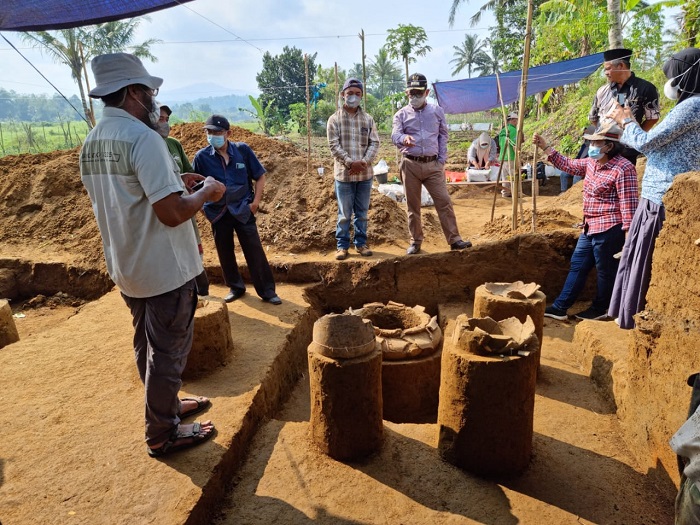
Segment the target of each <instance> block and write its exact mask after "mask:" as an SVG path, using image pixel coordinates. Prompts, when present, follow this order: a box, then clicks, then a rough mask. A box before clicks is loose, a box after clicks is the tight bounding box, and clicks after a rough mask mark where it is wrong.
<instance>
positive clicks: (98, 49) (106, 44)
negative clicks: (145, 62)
mask: <svg viewBox="0 0 700 525" xmlns="http://www.w3.org/2000/svg"><path fill="white" fill-rule="evenodd" d="M140 22H141V20H140V19H139V18H132V19H129V20H122V21H118V22H106V23H104V24H98V25H96V26H88V27H82V28H72V29H61V30H58V31H32V32H28V33H22V34H21V37H22V39H23V40H24V41H25V42H27V43H29V44H30V45H32V46H34V47H38V48H40V49H42V50H43V51H46V52H47V53H48V54H49V55H50V56H51V57H52V58H53V59H54V61H56V62H59V63H61V64H65V65H67V66H68V67H69V68H70V72H71V77H73V80H74V81H75V83H76V84H78V91H79V93H80V101H81V102H82V104H83V111H84V112H85V116H86V120H87V121H88V126H89V127H90V128H92V127H93V126H94V125H95V119H94V116H93V115H92V111H91V110H90V107H89V106H88V101H87V97H86V91H88V90H89V80H88V76H87V70H86V67H85V66H86V65H87V63H88V61H89V60H90V59H91V58H92V57H93V56H96V55H99V54H102V53H114V52H117V51H130V52H132V53H134V54H135V55H136V56H139V57H142V58H147V59H149V60H155V57H154V56H153V55H152V54H151V53H150V46H151V45H152V44H154V43H156V42H157V40H152V39H151V40H146V41H145V42H143V43H141V44H136V45H131V42H132V41H133V39H134V37H135V31H136V28H137V27H138V25H139V23H140ZM86 86H88V89H86Z"/></svg>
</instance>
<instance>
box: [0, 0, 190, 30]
mask: <svg viewBox="0 0 700 525" xmlns="http://www.w3.org/2000/svg"><path fill="white" fill-rule="evenodd" d="M191 1H192V0H178V1H177V2H175V1H173V0H0V31H44V30H48V29H68V28H70V27H78V26H87V25H92V24H100V23H102V22H109V21H111V20H120V19H122V18H133V17H135V16H140V15H145V14H146V13H150V12H152V11H158V10H160V9H166V8H168V7H174V6H176V5H179V4H184V3H187V2H191Z"/></svg>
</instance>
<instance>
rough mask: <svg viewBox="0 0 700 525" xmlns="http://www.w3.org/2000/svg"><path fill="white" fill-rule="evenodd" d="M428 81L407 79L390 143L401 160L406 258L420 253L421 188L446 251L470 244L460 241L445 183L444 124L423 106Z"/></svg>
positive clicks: (439, 111) (416, 76)
mask: <svg viewBox="0 0 700 525" xmlns="http://www.w3.org/2000/svg"><path fill="white" fill-rule="evenodd" d="M428 93H430V90H429V89H428V80H427V79H426V78H425V75H421V74H420V73H414V74H413V75H411V76H410V77H409V79H408V85H407V87H406V95H407V96H408V102H409V103H408V104H407V105H406V106H404V107H402V108H401V109H400V110H398V111H397V112H396V114H395V115H394V125H393V128H392V132H391V140H392V142H393V143H394V144H395V145H396V147H398V148H399V151H401V154H402V155H403V158H402V160H401V162H400V164H399V169H400V171H401V180H402V181H403V187H404V192H405V194H406V207H407V211H408V231H409V233H410V234H411V245H410V246H409V247H408V250H406V253H407V254H409V255H412V254H415V253H418V252H420V247H421V244H422V243H423V226H422V224H421V216H420V207H421V186H425V189H426V190H428V193H430V196H431V197H432V198H433V202H434V203H435V211H436V212H437V214H438V218H439V219H440V226H442V231H443V233H444V234H445V238H446V239H447V242H448V244H449V245H450V249H452V250H463V249H465V248H469V247H470V246H471V245H472V243H471V242H469V241H463V240H462V237H460V235H459V230H458V229H457V219H456V218H455V212H454V209H453V208H452V201H451V200H450V194H449V193H447V184H446V183H445V162H446V161H447V121H446V120H445V112H444V111H443V110H442V108H441V107H439V106H434V105H432V104H428V103H427V98H428Z"/></svg>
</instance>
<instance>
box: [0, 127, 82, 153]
mask: <svg viewBox="0 0 700 525" xmlns="http://www.w3.org/2000/svg"><path fill="white" fill-rule="evenodd" d="M87 132H88V127H87V124H86V123H85V122H83V121H67V122H16V121H15V122H0V156H3V157H4V156H5V155H18V154H20V153H42V152H48V151H54V150H58V149H71V148H74V147H76V146H80V145H81V144H82V143H83V140H84V139H85V136H86V135H87Z"/></svg>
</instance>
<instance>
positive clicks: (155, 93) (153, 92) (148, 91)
mask: <svg viewBox="0 0 700 525" xmlns="http://www.w3.org/2000/svg"><path fill="white" fill-rule="evenodd" d="M143 92H144V93H146V95H150V96H151V97H157V96H158V88H155V89H151V88H149V87H147V88H146V89H144V90H143Z"/></svg>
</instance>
